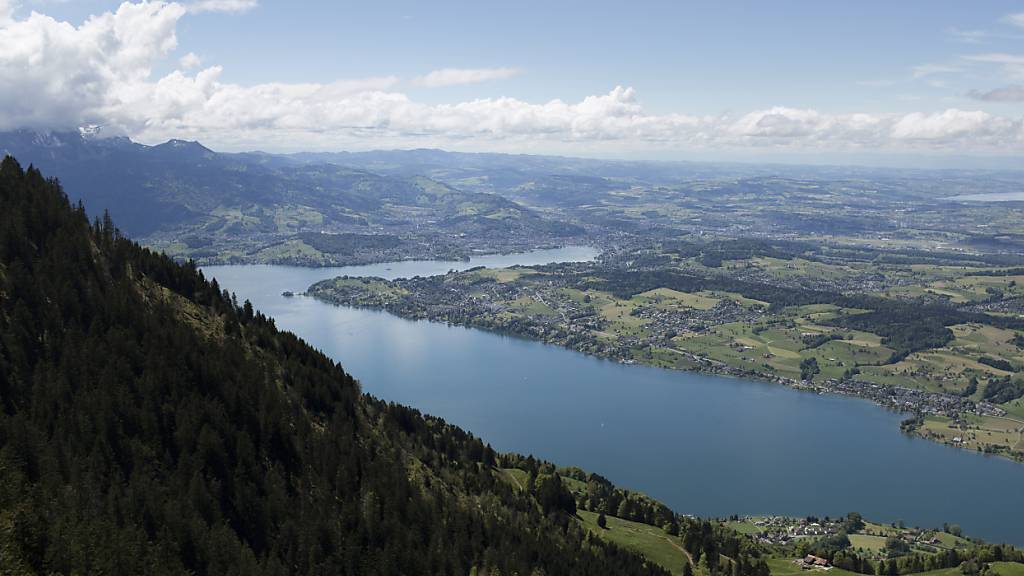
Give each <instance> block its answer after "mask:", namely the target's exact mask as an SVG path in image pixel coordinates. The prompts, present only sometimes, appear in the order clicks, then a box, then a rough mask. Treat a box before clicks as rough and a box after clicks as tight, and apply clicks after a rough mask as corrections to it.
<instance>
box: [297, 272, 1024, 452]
mask: <svg viewBox="0 0 1024 576" xmlns="http://www.w3.org/2000/svg"><path fill="white" fill-rule="evenodd" d="M330 281H331V280H325V281H323V282H330ZM317 284H320V282H318V283H316V284H314V285H312V286H310V287H308V288H307V289H306V292H303V293H302V294H301V295H302V296H307V297H310V298H314V299H316V300H319V301H321V302H324V303H327V304H331V305H333V306H345V307H350V308H361V309H365V310H374V311H379V312H387V313H388V314H391V315H393V316H395V317H397V318H401V319H403V320H408V321H420V320H423V321H427V322H437V323H441V324H446V325H448V326H458V327H462V328H471V329H474V330H482V331H485V332H490V333H492V334H500V335H503V336H512V337H515V338H523V339H527V340H531V341H535V342H540V343H543V344H546V345H550V346H558V347H561V348H564V349H567V350H572V351H574V352H579V353H581V354H585V355H587V356H591V357H593V358H600V359H602V360H607V361H611V362H617V363H619V364H626V365H642V366H648V367H652V368H663V369H666V370H675V371H679V372H693V373H696V374H708V375H714V376H728V377H734V378H747V379H751V380H758V381H761V382H766V383H770V384H777V385H781V386H786V387H788V388H792V389H794V390H798V391H802V392H810V393H815V394H833V395H836V396H845V397H849V398H858V399H861V400H868V401H871V402H872V403H874V404H875V405H877V406H879V407H880V408H883V409H885V410H888V411H890V412H894V413H897V414H910V415H912V417H911V418H908V419H906V420H904V421H903V422H902V423H901V424H900V430H901V432H903V433H904V434H907V435H908V436H912V437H916V438H920V439H922V440H928V441H931V442H934V443H936V444H941V445H944V446H948V447H950V448H956V449H959V450H966V451H968V452H975V453H978V454H984V455H986V456H997V457H1001V458H1004V459H1006V460H1009V461H1011V462H1018V463H1024V452H1020V451H993V452H988V451H985V450H980V449H974V448H970V447H967V446H964V445H962V444H955V443H952V442H944V441H941V440H940V439H937V438H934V437H930V436H928V435H926V434H925V433H924V432H923V430H922V429H921V428H922V427H921V426H920V425H918V426H911V425H907V423H908V422H911V421H915V422H917V421H923V419H924V417H926V416H937V417H946V418H953V419H958V418H961V417H963V416H965V415H968V414H970V415H975V416H979V417H984V416H991V417H997V418H1006V419H1008V420H1012V421H1014V422H1018V420H1016V419H1013V418H1010V417H1008V416H1007V414H1006V412H1005V410H1003V409H1001V408H999V407H998V406H995V405H992V404H989V403H986V402H981V403H976V402H973V401H970V400H967V399H965V398H962V397H960V396H954V395H952V394H942V393H938V392H927V391H924V390H920V389H917V388H906V387H902V386H892V385H886V384H876V383H873V382H866V381H860V380H836V379H828V380H825V381H823V382H814V381H807V380H804V381H799V380H795V379H792V378H786V377H784V376H779V375H776V374H769V373H763V372H757V371H750V370H742V369H738V368H733V367H731V366H729V365H728V364H725V363H723V362H719V361H716V360H712V359H710V358H705V357H702V356H698V355H696V354H693V353H692V352H689V351H687V350H681V349H677V348H665V349H666V350H671V351H673V352H675V353H678V354H682V355H684V356H686V357H687V359H688V360H689V361H690V363H692V364H693V366H692V367H678V366H664V365H658V364H654V363H649V362H645V361H643V359H639V360H636V359H626V358H616V357H614V356H612V355H609V354H601V353H599V352H598V351H596V350H587V349H583V348H579V347H575V346H573V345H571V344H570V343H565V342H558V341H555V340H550V339H546V338H542V337H537V336H536V335H534V334H531V333H529V332H527V331H516V330H513V329H509V328H503V327H499V326H492V325H487V324H484V323H475V322H455V321H451V320H448V319H446V318H440V317H436V318H435V317H430V316H429V315H419V316H417V315H406V314H401V313H400V311H399V310H398V309H396V308H395V307H391V306H388V305H383V306H371V305H366V304H357V303H354V302H348V301H343V300H338V299H332V298H330V297H328V296H326V295H321V294H317V293H315V292H314V291H312V289H313V288H314V287H315V286H316V285H317ZM922 406H924V408H923V407H922ZM936 406H943V407H946V408H947V410H945V411H943V410H939V409H936ZM972 407H973V409H971V408H972ZM1021 424H1022V426H1024V422H1022V423H1021Z"/></svg>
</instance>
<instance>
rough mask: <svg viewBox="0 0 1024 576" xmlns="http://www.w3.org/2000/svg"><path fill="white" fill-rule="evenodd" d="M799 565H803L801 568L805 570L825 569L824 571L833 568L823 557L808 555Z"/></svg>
mask: <svg viewBox="0 0 1024 576" xmlns="http://www.w3.org/2000/svg"><path fill="white" fill-rule="evenodd" d="M798 563H799V564H800V565H801V568H804V569H808V568H824V569H828V568H831V566H832V564H831V563H830V562H829V561H828V560H826V559H825V558H822V557H821V556H815V555H814V554H808V555H807V556H805V557H804V559H803V560H799V561H798Z"/></svg>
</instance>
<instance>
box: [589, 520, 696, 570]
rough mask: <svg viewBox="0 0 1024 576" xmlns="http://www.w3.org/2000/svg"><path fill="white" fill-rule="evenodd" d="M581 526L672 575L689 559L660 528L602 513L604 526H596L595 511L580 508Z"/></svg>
mask: <svg viewBox="0 0 1024 576" xmlns="http://www.w3.org/2000/svg"><path fill="white" fill-rule="evenodd" d="M577 514H578V516H579V518H580V521H581V522H582V523H583V525H584V526H585V527H586V528H587V529H588V530H590V531H591V532H593V533H594V534H597V535H599V536H600V537H601V538H604V539H605V540H608V541H609V542H614V543H616V544H619V545H620V546H623V547H625V548H629V549H630V550H635V551H637V552H640V553H641V554H643V555H644V556H645V557H646V558H647V559H648V560H650V561H651V562H654V563H656V564H658V565H660V566H662V567H664V568H665V569H667V570H669V571H671V572H672V573H673V574H682V573H683V565H684V563H685V562H687V561H688V560H687V559H686V555H685V554H684V553H683V551H682V549H681V548H679V547H677V546H678V542H677V541H675V540H673V539H672V537H671V536H669V535H668V534H666V533H665V531H664V530H662V529H660V528H655V527H654V526H649V525H647V524H640V523H638V522H630V521H629V520H622V519H621V518H615V517H614V516H605V519H606V520H607V528H600V527H598V525H597V513H595V512H588V511H586V510H580V511H579V512H578V513H577Z"/></svg>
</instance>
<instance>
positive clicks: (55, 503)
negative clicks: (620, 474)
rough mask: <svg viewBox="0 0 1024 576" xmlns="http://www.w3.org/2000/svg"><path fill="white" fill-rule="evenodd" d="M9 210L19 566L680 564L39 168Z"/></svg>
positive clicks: (13, 167)
mask: <svg viewBox="0 0 1024 576" xmlns="http://www.w3.org/2000/svg"><path fill="white" fill-rule="evenodd" d="M0 206H2V207H3V210H2V211H0V231H2V233H0V403H2V411H0V564H2V565H3V571H4V573H5V574H41V573H47V574H51V573H53V574H60V573H63V574H69V573H113V574H186V573H191V574H466V573H471V572H474V571H475V573H477V574H498V573H501V574H513V573H519V574H530V573H533V571H534V570H539V571H541V572H542V573H547V574H661V573H663V571H662V569H661V568H660V567H657V566H654V565H648V564H647V563H646V562H645V561H644V560H643V559H642V557H640V556H639V555H637V554H635V553H632V552H628V551H625V550H623V549H621V548H618V547H617V546H615V545H613V544H608V543H605V541H604V540H602V539H600V538H594V537H592V536H590V535H589V532H588V531H587V530H586V529H585V528H584V527H582V526H581V525H579V523H577V522H576V521H574V520H573V519H572V516H571V513H572V512H573V511H574V510H575V503H574V500H573V498H572V496H571V494H570V493H569V492H568V490H567V489H566V488H565V487H564V486H563V484H562V483H561V482H560V481H558V477H557V475H555V476H551V475H548V476H544V477H543V478H547V480H543V478H542V480H543V481H541V482H538V483H537V485H535V486H534V487H533V488H532V489H531V490H527V491H522V490H519V489H517V488H515V487H513V486H511V485H509V483H508V482H506V481H505V480H504V474H503V473H502V472H500V471H499V470H498V468H497V464H498V460H499V459H500V458H504V457H503V456H500V455H497V454H495V452H494V451H493V450H491V448H490V447H489V446H487V445H486V444H484V443H483V442H482V441H481V440H479V439H477V438H474V437H473V436H472V435H470V434H468V433H466V432H464V431H462V430H460V429H458V428H455V427H453V426H450V425H447V424H446V423H444V422H443V421H441V420H439V419H437V418H432V417H429V416H425V415H422V414H420V413H419V412H417V411H416V410H414V409H411V408H407V407H404V406H398V405H393V404H387V403H384V402H381V401H379V400H376V399H374V398H371V397H368V396H365V395H363V394H362V393H361V392H360V389H359V385H358V383H357V382H356V381H355V380H354V379H353V378H352V376H350V375H349V374H347V373H346V372H345V371H344V370H343V369H342V368H341V367H340V366H338V365H336V364H335V363H334V362H332V361H331V360H330V359H328V358H327V357H325V356H324V355H323V354H321V353H319V352H317V351H315V350H313V349H311V348H310V347H309V346H307V345H306V344H304V343H303V342H302V341H301V340H299V339H298V338H297V337H295V336H294V335H292V334H290V333H286V332H280V331H278V330H277V329H276V327H275V326H274V322H273V320H272V319H270V318H267V317H265V316H263V315H262V314H260V313H259V312H256V311H254V310H253V309H252V307H251V306H250V305H248V303H244V304H242V305H239V304H238V303H236V302H234V301H233V300H232V298H231V296H230V295H228V294H226V293H222V292H221V291H220V289H219V287H218V286H217V285H216V284H215V283H210V282H207V281H206V280H205V279H204V278H203V277H202V275H201V273H199V272H198V271H197V270H196V269H195V268H194V267H191V266H181V265H178V264H175V263H174V262H173V261H171V260H170V259H168V258H166V257H164V256H160V255H157V254H155V253H153V252H151V251H148V250H146V249H143V248H140V247H139V246H138V245H136V244H134V243H133V242H131V241H129V240H127V239H125V238H124V237H122V236H121V235H120V233H119V232H118V231H117V230H116V229H115V228H114V226H113V224H112V222H111V221H110V220H109V219H103V220H101V221H97V222H96V223H94V224H92V225H90V223H89V221H88V219H87V218H86V216H85V212H84V210H83V208H82V207H81V206H76V207H73V206H71V205H70V204H69V202H68V201H67V199H66V197H65V196H64V194H63V193H62V192H61V190H60V188H59V187H58V186H57V185H56V184H55V183H53V182H52V181H47V180H45V179H44V177H43V176H42V175H41V173H40V172H39V171H38V170H36V169H34V168H29V169H28V170H25V171H23V170H22V169H21V168H20V167H19V165H18V164H17V163H16V162H15V161H14V160H13V159H10V158H7V159H6V160H4V162H3V164H2V166H0Z"/></svg>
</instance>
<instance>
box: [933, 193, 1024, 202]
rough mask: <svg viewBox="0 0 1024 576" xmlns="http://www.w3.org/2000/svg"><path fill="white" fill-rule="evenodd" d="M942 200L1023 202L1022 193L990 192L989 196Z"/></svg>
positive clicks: (964, 195) (968, 196)
mask: <svg viewBox="0 0 1024 576" xmlns="http://www.w3.org/2000/svg"><path fill="white" fill-rule="evenodd" d="M943 200H954V201H957V202H1024V192H992V193H989V194H961V195H959V196H949V197H948V198H943Z"/></svg>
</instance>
